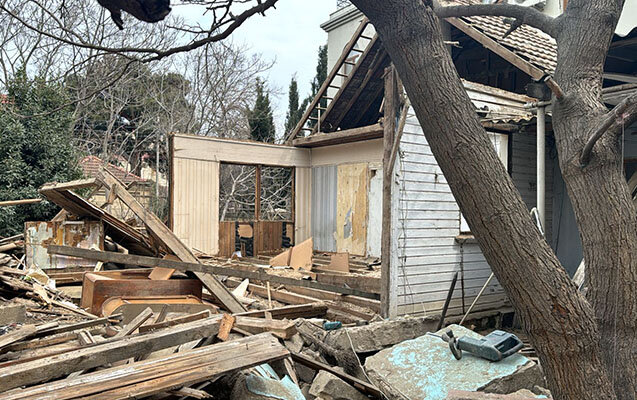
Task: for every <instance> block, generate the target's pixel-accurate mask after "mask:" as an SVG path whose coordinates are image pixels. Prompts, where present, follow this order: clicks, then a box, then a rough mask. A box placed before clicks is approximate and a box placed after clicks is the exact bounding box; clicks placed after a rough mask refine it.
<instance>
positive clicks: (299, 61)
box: [174, 0, 336, 135]
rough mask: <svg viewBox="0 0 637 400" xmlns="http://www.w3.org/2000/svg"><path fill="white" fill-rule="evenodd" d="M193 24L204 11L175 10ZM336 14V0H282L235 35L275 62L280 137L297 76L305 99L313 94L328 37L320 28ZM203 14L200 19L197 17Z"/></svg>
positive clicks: (270, 77)
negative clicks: (312, 83)
mask: <svg viewBox="0 0 637 400" xmlns="http://www.w3.org/2000/svg"><path fill="white" fill-rule="evenodd" d="M174 10H175V11H177V12H178V13H179V14H180V15H183V16H184V17H185V18H186V19H187V21H188V22H189V23H194V22H195V21H197V20H199V19H200V18H201V8H194V9H192V10H190V9H186V8H184V7H175V9H174ZM334 11H336V0H319V1H309V0H280V1H278V2H277V6H276V9H270V10H269V11H267V12H266V16H265V17H263V16H261V15H257V16H254V17H252V18H250V19H249V20H248V21H246V23H244V24H243V25H242V26H241V27H239V29H238V30H237V31H235V33H233V35H232V36H231V40H232V41H233V42H234V43H237V44H240V43H246V44H247V45H248V46H250V48H251V49H252V52H254V53H260V54H261V55H262V56H263V58H264V59H266V60H275V64H274V66H273V67H272V69H271V70H270V71H269V72H268V73H267V75H266V76H265V78H266V79H267V80H268V82H269V83H270V84H271V85H272V86H273V87H274V89H277V90H278V91H279V92H281V93H280V94H279V95H278V96H276V97H274V98H273V99H272V102H273V108H274V113H275V115H274V117H275V121H276V123H277V134H279V135H280V134H281V131H282V129H283V124H284V122H285V113H286V111H287V91H288V86H289V84H290V79H291V78H292V76H293V75H294V74H296V77H297V80H298V82H299V92H300V95H301V98H303V97H305V96H307V95H308V94H309V92H310V81H311V80H312V78H313V77H314V75H315V73H316V62H317V57H318V47H319V46H321V45H323V44H326V43H327V33H325V31H323V30H322V29H321V28H320V26H319V25H321V24H322V23H323V22H326V21H327V20H328V19H329V15H330V13H332V12H334ZM197 14H199V15H197Z"/></svg>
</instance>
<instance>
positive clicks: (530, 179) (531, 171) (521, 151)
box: [510, 132, 555, 243]
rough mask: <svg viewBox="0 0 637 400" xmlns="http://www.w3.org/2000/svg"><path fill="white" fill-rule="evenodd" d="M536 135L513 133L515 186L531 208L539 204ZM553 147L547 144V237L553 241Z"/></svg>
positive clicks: (512, 169)
mask: <svg viewBox="0 0 637 400" xmlns="http://www.w3.org/2000/svg"><path fill="white" fill-rule="evenodd" d="M535 143H536V136H535V133H524V132H519V133H514V134H513V135H511V155H512V157H513V160H514V161H513V162H512V163H511V168H510V171H511V178H512V179H513V183H514V184H515V187H516V188H517V189H518V190H519V191H520V194H521V195H522V200H524V203H525V204H526V205H527V207H528V208H529V210H531V209H532V208H533V207H535V206H536V204H537V169H536V163H537V159H536V144H535ZM550 149H551V147H550V146H548V142H547V146H546V192H545V195H546V201H545V204H546V210H545V214H546V215H545V217H544V218H545V225H546V226H545V227H544V231H545V232H546V239H547V241H548V242H549V243H551V233H552V227H553V166H554V164H555V163H554V162H553V160H552V159H551V151H550Z"/></svg>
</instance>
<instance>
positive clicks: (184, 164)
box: [172, 158, 219, 254]
mask: <svg viewBox="0 0 637 400" xmlns="http://www.w3.org/2000/svg"><path fill="white" fill-rule="evenodd" d="M172 185H173V188H172V196H173V198H172V207H173V222H174V227H173V232H175V234H176V235H177V237H179V239H181V240H182V241H183V242H184V243H185V244H186V245H187V246H189V247H191V248H194V249H196V250H200V251H203V252H205V253H209V254H217V253H218V251H219V163H218V162H215V161H202V160H191V159H182V158H175V159H173V182H172Z"/></svg>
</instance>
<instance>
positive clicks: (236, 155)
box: [170, 134, 311, 254]
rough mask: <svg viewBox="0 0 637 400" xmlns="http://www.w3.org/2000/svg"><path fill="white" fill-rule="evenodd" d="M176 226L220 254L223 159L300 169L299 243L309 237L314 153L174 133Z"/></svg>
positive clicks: (194, 243)
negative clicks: (221, 172) (312, 159)
mask: <svg viewBox="0 0 637 400" xmlns="http://www.w3.org/2000/svg"><path fill="white" fill-rule="evenodd" d="M171 143H172V150H171V151H172V163H171V186H172V188H171V191H170V193H171V199H170V200H171V201H170V206H171V226H172V229H173V231H174V232H175V234H176V235H177V237H179V239H181V240H182V241H183V242H184V243H185V244H186V245H188V246H190V247H192V248H195V249H197V250H200V251H203V252H205V253H209V254H217V253H218V252H219V167H220V163H222V162H228V163H242V164H261V165H272V166H282V167H296V168H295V177H296V178H295V206H296V209H295V241H296V242H301V241H303V240H305V239H307V238H309V236H310V222H311V218H310V212H311V205H310V196H311V182H310V179H311V173H310V167H311V163H310V151H309V150H308V149H300V148H294V147H289V146H278V145H272V144H265V143H256V142H249V141H233V140H227V139H218V138H208V137H201V136H193V135H181V134H180V135H173V136H172V140H171Z"/></svg>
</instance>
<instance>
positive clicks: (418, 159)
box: [392, 109, 505, 315]
mask: <svg viewBox="0 0 637 400" xmlns="http://www.w3.org/2000/svg"><path fill="white" fill-rule="evenodd" d="M400 151H401V157H400V160H398V162H397V165H396V172H397V174H399V178H398V180H399V195H398V204H397V205H396V206H395V208H394V210H396V212H397V213H398V217H397V222H398V226H397V227H395V234H394V236H395V240H396V242H397V253H398V254H397V257H393V260H392V270H394V271H396V284H397V290H396V293H395V294H394V295H395V296H396V297H397V299H396V300H397V301H396V302H395V304H396V305H397V307H396V313H397V314H398V315H403V314H423V313H426V314H436V313H440V311H441V310H442V306H443V303H444V301H445V298H446V296H447V292H448V290H449V287H450V285H451V280H452V279H453V275H454V273H455V272H456V271H459V272H460V275H459V278H458V282H457V284H456V289H455V291H454V296H453V300H452V302H451V305H450V308H449V313H448V315H454V314H456V315H457V314H461V313H462V303H463V301H462V294H463V291H464V303H465V309H466V307H468V306H469V305H470V304H471V302H472V301H473V300H474V298H475V296H476V295H477V294H478V292H479V291H480V288H481V287H482V285H484V283H485V282H486V280H487V278H488V277H489V275H490V274H491V269H490V268H489V265H488V264H487V262H486V260H485V259H484V256H483V255H482V252H481V251H480V248H479V247H478V245H477V244H475V243H465V244H460V243H458V242H457V241H456V236H457V235H459V233H460V209H459V207H458V204H457V203H456V201H455V199H454V197H453V195H452V194H451V190H450V188H449V185H448V184H447V181H446V180H445V178H444V176H443V174H442V171H441V170H440V167H438V163H437V162H436V160H435V158H434V156H433V154H432V153H431V149H430V148H429V145H428V144H427V141H426V140H425V136H424V135H423V133H422V128H421V127H420V125H419V123H418V120H417V119H416V116H415V115H414V112H413V109H412V110H410V114H409V116H408V118H407V122H406V124H405V129H404V133H403V136H402V138H401V142H400ZM504 299H505V296H504V292H503V290H502V287H501V286H500V284H499V283H498V282H497V280H496V279H493V280H492V281H491V284H490V285H489V287H488V288H487V290H486V291H485V293H484V294H483V296H482V298H481V300H480V301H479V302H478V305H477V306H476V308H475V310H477V311H479V310H484V309H489V308H495V307H497V306H500V305H502V304H503V301H504Z"/></svg>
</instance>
